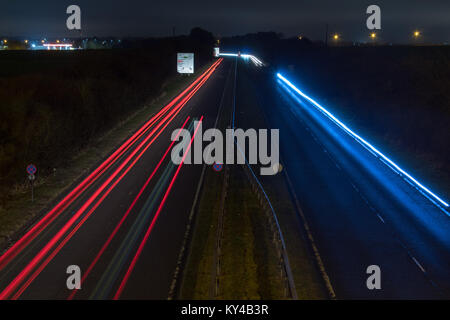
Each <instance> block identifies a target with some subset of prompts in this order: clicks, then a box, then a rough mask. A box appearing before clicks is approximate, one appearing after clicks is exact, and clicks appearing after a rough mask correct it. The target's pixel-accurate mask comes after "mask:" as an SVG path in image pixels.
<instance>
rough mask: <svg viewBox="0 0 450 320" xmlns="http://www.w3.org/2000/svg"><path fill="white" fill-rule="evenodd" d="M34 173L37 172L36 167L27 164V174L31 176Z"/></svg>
mask: <svg viewBox="0 0 450 320" xmlns="http://www.w3.org/2000/svg"><path fill="white" fill-rule="evenodd" d="M36 171H37V169H36V166H35V165H34V164H29V165H28V166H27V172H28V174H33V175H34V174H35V173H36Z"/></svg>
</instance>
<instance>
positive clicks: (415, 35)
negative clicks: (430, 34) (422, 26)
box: [414, 30, 420, 38]
mask: <svg viewBox="0 0 450 320" xmlns="http://www.w3.org/2000/svg"><path fill="white" fill-rule="evenodd" d="M418 36H420V32H419V31H417V30H416V31H414V37H416V38H417V37H418Z"/></svg>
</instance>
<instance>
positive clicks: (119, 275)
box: [0, 61, 232, 299]
mask: <svg viewBox="0 0 450 320" xmlns="http://www.w3.org/2000/svg"><path fill="white" fill-rule="evenodd" d="M231 63H232V62H230V61H224V62H222V63H221V64H219V66H218V67H217V69H215V71H214V72H212V74H211V76H210V77H209V79H207V80H206V82H205V83H204V84H203V85H202V86H201V87H200V88H199V89H198V91H197V92H196V93H195V94H194V95H193V96H192V97H191V98H190V100H188V102H187V103H186V104H184V105H183V106H182V107H181V106H180V108H181V110H180V111H179V113H178V114H176V113H175V111H174V113H172V114H171V115H170V116H168V118H167V119H164V117H165V116H166V115H169V114H170V112H171V111H172V110H178V109H176V108H177V106H178V104H174V105H173V106H171V107H170V108H168V109H167V112H166V113H165V114H164V115H162V116H161V117H160V118H158V119H156V120H155V121H154V122H153V123H151V124H150V125H149V126H148V130H146V131H145V132H144V133H143V134H142V136H139V137H137V139H136V140H135V141H132V143H130V147H129V148H128V149H126V150H125V152H123V154H119V155H118V157H117V159H114V161H112V162H111V165H110V166H109V167H108V168H107V169H105V170H104V171H103V172H100V173H99V174H98V176H96V179H95V181H94V182H93V183H92V184H90V185H89V187H87V188H86V190H84V191H83V192H80V194H79V195H78V196H77V197H76V199H75V200H74V201H73V202H71V203H70V205H68V206H67V207H66V208H64V210H60V212H59V213H58V215H57V217H56V218H55V219H54V220H53V221H52V222H51V223H49V224H48V225H47V226H46V227H45V228H42V230H38V231H36V232H35V233H34V234H35V235H36V236H35V237H34V236H33V237H32V240H31V241H28V242H26V243H25V245H23V246H20V247H18V250H16V251H14V254H13V255H11V256H10V257H7V255H3V256H2V257H1V260H0V266H1V269H0V292H1V293H0V294H1V298H2V299H68V298H69V296H70V298H74V299H112V298H114V297H118V298H119V297H120V299H167V298H168V295H169V292H170V289H171V286H172V284H173V282H174V275H175V270H176V268H177V262H178V259H179V255H180V251H181V248H182V246H183V244H184V236H185V231H186V227H187V225H188V223H189V214H190V211H191V207H192V205H193V202H194V197H195V194H196V190H197V186H198V184H199V180H200V176H201V172H202V168H203V166H202V165H188V164H184V165H183V166H182V167H181V168H180V170H179V174H178V173H177V171H178V168H179V167H178V166H175V165H173V164H172V162H171V160H170V152H169V153H168V154H167V155H166V157H165V158H163V156H164V154H165V152H166V151H167V150H168V148H169V146H170V145H171V140H170V137H171V135H172V132H174V131H175V132H178V131H176V129H177V128H181V127H182V126H183V124H185V126H184V127H185V128H189V130H190V131H191V133H192V132H193V131H194V130H195V128H196V127H194V123H193V120H194V119H200V118H201V117H202V116H203V119H202V126H203V130H205V129H207V128H209V127H211V126H213V125H214V123H215V121H216V117H217V114H218V109H219V106H220V104H221V100H222V95H223V92H224V88H225V81H226V79H227V78H228V77H230V72H229V71H230V70H231V68H230V67H229V66H230V65H231ZM192 80H193V81H194V77H193V79H192ZM193 88H195V87H192V88H190V89H189V92H191V91H192V90H193ZM189 92H187V93H186V94H185V95H184V96H183V97H181V98H180V100H178V102H177V103H179V102H180V101H181V100H182V99H183V98H184V97H186V96H187V95H189ZM188 117H189V119H187V118H188ZM166 124H167V126H166ZM159 132H160V134H159ZM155 137H156V138H155ZM139 146H140V147H139ZM147 146H148V148H147V149H145V148H146V147H147ZM161 159H163V160H161ZM103 161H104V160H102V161H100V163H102V162H103ZM158 164H159V166H158ZM127 168H129V170H128V169H127ZM155 168H157V170H156V171H155ZM152 172H154V174H153V176H152V178H151V179H150V180H149V182H148V183H147V185H146V187H145V188H143V186H144V184H145V183H146V181H148V179H149V177H150V176H151V175H152ZM122 176H123V177H122ZM174 177H175V178H174ZM173 179H175V180H173ZM116 182H117V183H116ZM172 182H173V183H172ZM114 184H115V185H114ZM113 185H114V187H111V186H113ZM110 187H111V190H110V191H109V192H108V191H107V190H108V188H110ZM141 188H143V189H142V190H143V191H142V192H141V193H140V190H141ZM169 189H170V191H169V192H167V190H169ZM107 192H108V193H107ZM139 193H140V196H139V197H137V196H138V195H139ZM166 194H167V196H166ZM103 196H104V197H103ZM102 198H104V199H102ZM92 199H94V201H91V200H92ZM99 199H102V201H100V202H98V205H96V203H97V201H98V200H99ZM135 199H137V200H135ZM134 201H135V203H134V204H133V202H134ZM132 204H133V206H132V207H131V209H129V208H130V206H131V205H132ZM125 214H127V216H126V218H124V215H125ZM156 214H158V215H157V218H156V219H155V220H154V223H153V226H152V229H151V230H150V231H149V226H150V225H151V223H152V221H153V219H154V218H155V216H156ZM71 219H72V220H71ZM76 226H77V227H76ZM78 226H79V227H78ZM118 226H119V227H118ZM147 233H148V237H147V240H146V242H145V243H144V244H143V245H142V241H143V239H144V238H145V237H146V234H147ZM108 239H109V242H108V243H107V241H108ZM105 243H107V245H106V246H105ZM141 246H142V248H143V250H141V251H140V255H139V256H138V257H137V259H136V258H135V257H136V253H137V252H138V251H139V248H140V247H141ZM102 248H104V249H102ZM11 252H12V251H11V250H10V252H9V253H11ZM15 252H17V254H16V253H15ZM99 253H101V254H99ZM96 257H99V258H98V259H96ZM132 261H134V262H136V263H135V264H134V265H133V267H132V268H131V269H130V265H131V263H132ZM94 262H95V263H94ZM70 265H77V266H79V267H80V269H81V273H82V276H85V274H86V271H87V270H89V272H88V275H87V276H86V277H85V279H84V280H83V282H82V288H81V290H77V292H76V294H73V291H70V290H68V289H67V286H66V281H67V278H68V276H69V275H68V274H66V268H67V267H68V266H70ZM90 266H91V267H90ZM126 275H127V278H126V281H125V282H124V278H125V276H126ZM119 288H121V291H120V295H119V296H117V294H118V291H119ZM71 294H72V295H71Z"/></svg>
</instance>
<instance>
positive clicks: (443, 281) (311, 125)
mask: <svg viewBox="0 0 450 320" xmlns="http://www.w3.org/2000/svg"><path fill="white" fill-rule="evenodd" d="M242 73H243V72H242ZM295 76H296V75H292V78H294V79H295ZM241 77H242V76H241ZM247 77H250V79H251V83H253V91H254V95H255V96H257V97H258V98H259V108H260V110H262V111H263V113H264V114H265V118H266V119H267V122H268V126H269V127H271V128H280V152H281V163H282V164H283V166H284V168H285V169H286V173H287V175H288V176H289V180H290V181H291V184H292V185H291V186H292V188H291V192H292V193H293V195H295V197H297V198H298V199H299V202H300V206H301V210H302V211H303V213H304V215H305V217H306V220H307V223H308V224H309V227H310V229H311V233H312V236H313V239H314V240H313V241H314V245H315V246H316V247H317V248H318V251H319V253H320V257H321V260H322V261H323V265H324V267H325V271H326V273H327V275H328V277H329V278H330V282H331V286H332V288H333V291H334V293H335V294H336V297H337V298H338V299H443V298H444V299H448V298H449V297H450V232H449V230H450V215H449V211H448V207H447V208H446V207H445V206H444V205H442V204H441V203H437V201H432V200H435V199H430V198H429V197H428V196H426V195H424V193H423V192H420V191H419V188H417V186H415V185H414V184H412V183H411V182H410V181H409V182H408V181H407V179H405V178H404V177H402V176H400V175H399V174H398V173H396V172H394V171H393V170H392V168H391V166H389V164H388V163H386V161H382V160H381V159H380V158H379V157H376V156H375V154H374V153H373V152H371V151H370V150H368V148H366V147H364V146H363V145H362V144H361V143H359V142H358V141H357V140H355V139H354V138H353V137H352V136H350V135H349V134H348V133H347V132H345V131H344V130H343V129H342V128H341V127H340V126H338V125H336V123H335V122H333V121H332V120H331V119H330V118H328V117H327V116H325V115H324V113H323V112H321V111H320V110H319V109H318V108H317V107H316V106H315V105H314V104H313V103H312V102H311V101H310V100H309V99H306V98H305V97H302V96H301V95H299V94H298V92H296V91H295V90H294V89H293V88H292V87H290V86H289V85H287V84H286V82H284V81H282V80H281V79H279V78H277V76H276V72H275V71H274V70H268V71H267V72H263V71H260V72H252V74H251V75H250V76H247ZM239 81H241V82H242V80H240V78H239V77H238V84H239ZM302 81H305V79H302ZM247 82H248V81H247ZM291 84H292V83H291ZM238 101H239V99H238ZM241 108H244V106H242V107H241ZM237 109H238V110H239V102H237ZM370 265H377V266H379V267H380V271H381V289H380V290H369V289H368V288H367V285H366V280H367V279H368V277H369V274H367V273H366V270H367V267H368V266H370Z"/></svg>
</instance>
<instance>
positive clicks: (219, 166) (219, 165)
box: [213, 163, 223, 172]
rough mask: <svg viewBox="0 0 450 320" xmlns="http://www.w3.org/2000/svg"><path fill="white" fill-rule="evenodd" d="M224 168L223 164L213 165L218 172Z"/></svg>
mask: <svg viewBox="0 0 450 320" xmlns="http://www.w3.org/2000/svg"><path fill="white" fill-rule="evenodd" d="M222 168H223V164H221V163H214V164H213V169H214V171H216V172H219V171H222Z"/></svg>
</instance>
